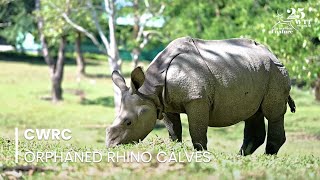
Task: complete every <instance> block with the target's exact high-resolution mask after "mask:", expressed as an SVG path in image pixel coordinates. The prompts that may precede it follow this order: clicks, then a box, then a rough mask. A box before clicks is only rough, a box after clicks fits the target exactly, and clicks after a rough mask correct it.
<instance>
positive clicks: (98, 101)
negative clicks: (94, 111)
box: [81, 96, 114, 107]
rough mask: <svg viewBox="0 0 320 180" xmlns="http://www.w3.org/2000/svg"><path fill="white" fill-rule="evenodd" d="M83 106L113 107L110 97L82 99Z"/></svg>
mask: <svg viewBox="0 0 320 180" xmlns="http://www.w3.org/2000/svg"><path fill="white" fill-rule="evenodd" d="M81 104H83V105H100V106H106V107H114V100H113V97H112V96H107V97H99V98H96V99H83V100H82V101H81Z"/></svg>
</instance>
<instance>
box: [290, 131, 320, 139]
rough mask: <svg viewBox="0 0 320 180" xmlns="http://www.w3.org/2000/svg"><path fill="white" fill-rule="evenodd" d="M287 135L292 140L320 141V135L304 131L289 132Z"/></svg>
mask: <svg viewBox="0 0 320 180" xmlns="http://www.w3.org/2000/svg"><path fill="white" fill-rule="evenodd" d="M287 136H288V138H287V139H291V140H308V141H320V135H313V134H307V133H304V132H296V133H288V134H287Z"/></svg>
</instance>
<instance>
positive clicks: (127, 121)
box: [124, 119, 132, 126]
mask: <svg viewBox="0 0 320 180" xmlns="http://www.w3.org/2000/svg"><path fill="white" fill-rule="evenodd" d="M124 122H125V123H126V125H127V126H130V125H131V124H132V122H131V121H130V120H129V119H124Z"/></svg>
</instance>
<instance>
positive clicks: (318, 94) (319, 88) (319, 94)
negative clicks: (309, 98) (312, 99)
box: [315, 73, 320, 101]
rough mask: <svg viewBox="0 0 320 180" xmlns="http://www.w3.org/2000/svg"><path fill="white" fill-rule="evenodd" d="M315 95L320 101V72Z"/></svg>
mask: <svg viewBox="0 0 320 180" xmlns="http://www.w3.org/2000/svg"><path fill="white" fill-rule="evenodd" d="M315 96H316V100H317V101H320V73H318V79H317V80H316V84H315Z"/></svg>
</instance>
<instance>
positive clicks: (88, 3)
mask: <svg viewBox="0 0 320 180" xmlns="http://www.w3.org/2000/svg"><path fill="white" fill-rule="evenodd" d="M87 6H88V7H89V8H90V9H91V15H92V19H93V21H94V24H95V26H96V28H97V31H98V34H99V36H100V38H101V40H102V42H103V44H104V46H105V47H106V49H107V52H110V45H109V41H108V39H107V37H106V36H105V35H104V33H103V31H102V28H101V26H100V23H99V21H98V18H97V12H96V10H95V9H94V8H93V6H92V2H91V0H87Z"/></svg>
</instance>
